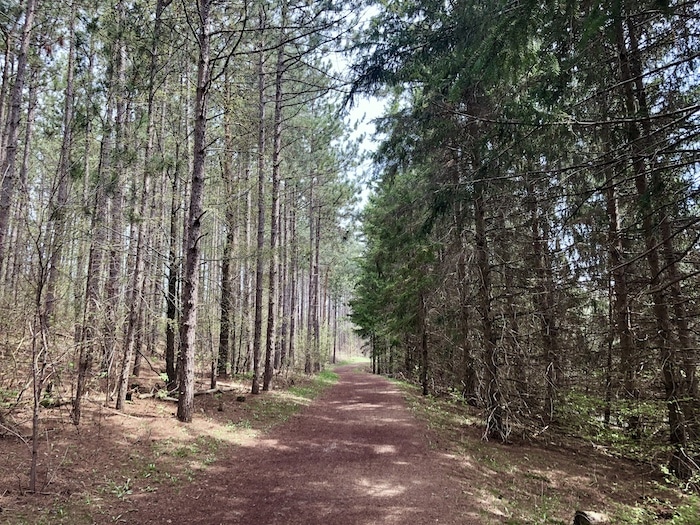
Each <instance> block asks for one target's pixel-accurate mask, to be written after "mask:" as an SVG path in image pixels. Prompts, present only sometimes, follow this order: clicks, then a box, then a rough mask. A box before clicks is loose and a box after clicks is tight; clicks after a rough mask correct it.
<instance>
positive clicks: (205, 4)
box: [0, 0, 355, 424]
mask: <svg viewBox="0 0 700 525" xmlns="http://www.w3.org/2000/svg"><path fill="white" fill-rule="evenodd" d="M345 7H347V6H343V5H341V3H335V2H332V1H331V2H323V3H317V2H297V3H295V2H291V3H290V2H285V1H281V2H277V1H271V2H269V1H260V2H258V1H256V0H250V1H249V0H242V1H240V2H237V1H220V0H198V1H197V2H183V1H179V0H178V1H173V0H114V1H85V0H68V1H65V2H40V1H38V0H22V1H20V0H3V1H0V27H1V28H2V38H3V40H2V41H3V44H4V45H3V52H2V57H1V58H0V64H1V67H2V79H1V80H0V123H2V128H1V132H0V142H1V148H0V162H1V163H2V168H1V169H2V182H1V186H0V282H1V283H2V285H1V286H0V308H1V311H2V315H1V316H0V334H1V340H0V356H1V364H0V371H1V372H0V394H1V395H2V396H1V397H2V399H1V401H2V405H0V408H1V409H2V410H1V411H0V416H2V413H3V412H4V413H5V414H7V410H8V409H9V410H11V409H12V407H13V406H16V405H17V404H18V403H20V401H21V399H22V397H23V394H24V393H25V391H31V385H32V384H33V385H34V388H33V390H34V401H35V403H34V406H35V409H37V408H38V406H39V404H40V403H41V402H45V404H47V403H48V401H47V399H49V398H51V399H52V401H51V403H54V402H56V399H55V398H56V397H57V396H58V394H59V393H60V394H61V395H62V396H63V398H62V400H63V401H65V400H66V397H67V398H68V402H70V403H72V418H73V422H74V423H75V424H78V423H79V422H80V417H81V399H83V398H84V395H85V393H86V392H87V391H90V390H94V389H95V388H96V387H97V386H99V388H101V390H102V392H103V395H104V397H105V400H106V402H108V403H110V404H112V403H114V404H116V407H117V408H121V407H122V406H123V404H124V401H125V399H126V396H127V393H128V392H127V391H128V389H129V386H130V377H131V376H132V374H136V375H138V374H139V370H140V369H141V368H143V367H144V366H149V365H151V366H155V369H156V371H157V372H162V370H161V369H160V366H161V365H160V362H161V360H163V361H164V362H165V367H164V368H165V370H164V374H165V377H164V382H165V383H167V387H168V390H170V391H174V392H177V393H179V397H180V402H179V407H178V417H179V418H180V419H181V420H182V421H189V420H190V419H191V418H192V400H193V397H192V396H193V391H194V384H195V373H196V372H198V373H200V374H202V375H204V374H211V379H212V382H215V381H216V377H217V376H220V375H221V374H230V373H232V372H233V373H239V372H240V373H247V372H252V373H253V376H252V377H253V385H252V390H253V392H255V393H257V392H258V391H260V389H262V390H265V389H268V388H269V387H270V382H271V381H272V379H273V373H274V371H279V370H283V369H286V367H290V366H291V367H293V366H300V367H305V368H306V370H307V371H312V370H313V369H318V368H319V367H320V366H321V364H322V363H323V362H325V360H326V359H327V358H328V356H329V354H330V353H331V352H332V351H333V350H334V348H337V347H338V345H339V344H341V343H343V341H340V340H339V338H348V337H350V335H351V330H350V327H349V324H348V323H347V322H345V321H344V318H345V306H344V304H345V302H346V296H347V293H348V289H349V284H348V277H347V276H348V275H349V272H348V271H347V269H344V268H343V265H344V264H345V261H346V260H347V257H345V256H344V254H346V253H349V252H351V251H352V249H353V247H352V243H350V242H347V237H348V236H347V235H343V234H344V232H346V230H347V229H348V228H349V224H350V222H351V218H350V211H351V209H352V206H353V205H354V200H355V189H354V187H353V183H352V182H351V181H349V180H348V177H347V173H348V171H349V170H350V169H351V168H352V164H353V162H354V157H355V151H354V148H353V146H352V145H351V144H347V143H343V142H341V141H340V140H339V137H341V136H343V134H344V133H345V130H344V127H343V126H344V125H343V124H342V121H341V120H340V119H339V118H338V107H339V104H338V101H337V98H338V95H337V94H335V93H336V91H337V88H338V86H337V83H338V82H337V80H336V79H334V78H332V76H331V75H330V74H329V71H330V70H331V60H330V59H329V58H330V57H331V56H332V53H333V52H335V51H336V50H337V49H338V46H339V42H340V41H341V40H342V39H343V38H344V37H343V35H344V34H345V33H346V32H347V31H348V27H349V25H350V24H351V23H352V18H353V16H354V15H352V13H351V12H350V11H348V10H347V9H345ZM333 334H340V335H336V336H335V337H333ZM28 365H31V366H28ZM28 369H31V370H32V371H31V374H30V375H29V376H27V370H28ZM28 378H29V382H28ZM32 379H33V382H32ZM58 401H59V402H60V400H58ZM35 417H36V410H35ZM0 422H1V421H0Z"/></svg>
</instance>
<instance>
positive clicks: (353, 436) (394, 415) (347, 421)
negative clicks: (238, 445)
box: [137, 368, 480, 525]
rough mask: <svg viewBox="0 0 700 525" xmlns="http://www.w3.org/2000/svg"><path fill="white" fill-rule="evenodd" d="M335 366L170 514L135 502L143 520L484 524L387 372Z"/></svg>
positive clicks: (190, 489)
mask: <svg viewBox="0 0 700 525" xmlns="http://www.w3.org/2000/svg"><path fill="white" fill-rule="evenodd" d="M339 373H340V376H341V379H340V381H339V383H338V384H337V385H335V386H334V387H333V388H331V389H329V391H327V392H326V393H325V394H324V395H323V396H322V397H321V398H319V399H318V400H316V401H315V402H314V404H313V405H312V406H311V407H309V408H308V409H307V410H305V411H304V412H303V413H302V414H300V415H299V416H297V417H294V418H293V419H292V420H290V421H289V422H288V423H287V424H285V425H283V426H282V427H279V428H278V429H276V430H275V431H273V432H272V433H271V434H270V435H269V436H268V437H267V438H265V439H262V440H260V441H258V442H256V443H254V444H252V445H251V446H249V447H245V448H242V449H238V450H237V451H236V453H235V454H234V455H233V456H232V457H231V458H230V459H229V460H227V461H225V462H223V463H220V464H218V465H216V466H214V467H212V469H211V470H210V474H209V475H207V476H206V479H205V480H203V482H202V483H200V484H198V485H193V486H187V487H184V488H183V493H182V494H181V495H184V496H185V498H184V501H183V500H182V499H181V500H180V501H178V502H177V503H175V502H173V503H174V505H173V512H172V515H169V516H145V515H144V514H143V512H144V511H146V512H147V510H146V509H147V507H148V503H147V501H144V500H142V501H141V502H140V504H139V503H137V506H138V507H141V508H140V509H139V512H138V515H139V518H141V519H142V521H140V522H141V523H149V522H150V523H192V524H220V523H221V524H229V523H231V524H234V523H240V524H253V523H255V524H260V525H273V524H280V525H281V524H284V525H293V524H334V525H364V524H367V525H369V524H380V523H381V524H393V523H409V522H412V523H436V522H437V523H460V524H468V523H480V520H478V519H477V516H476V515H474V514H473V513H469V512H467V509H464V508H460V507H461V506H463V505H464V500H463V495H462V492H461V490H460V485H459V483H458V482H457V481H456V480H454V479H450V476H449V475H448V474H446V472H447V471H446V469H445V468H443V467H442V466H440V462H439V460H437V459H436V457H437V454H435V453H433V452H431V451H430V449H429V448H428V446H427V440H426V438H425V433H426V430H425V428H424V427H422V426H421V425H420V424H419V423H417V422H416V420H415V419H414V418H413V417H412V416H411V414H410V412H409V411H408V410H407V409H406V408H405V405H404V403H403V399H402V396H401V394H400V393H399V392H398V391H397V390H396V389H395V388H394V387H393V386H392V385H391V384H390V383H388V382H386V380H384V379H381V378H378V377H375V376H371V375H368V374H361V373H358V372H357V371H356V370H353V369H351V368H341V369H339ZM157 497H158V496H157V495H155V494H153V495H145V496H144V498H145V499H146V500H147V499H149V498H157ZM460 500H461V502H460ZM180 503H182V504H184V507H185V508H178V504H180ZM460 503H461V505H460ZM149 519H150V520H151V521H148V520H149Z"/></svg>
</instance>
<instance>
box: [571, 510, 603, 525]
mask: <svg viewBox="0 0 700 525" xmlns="http://www.w3.org/2000/svg"><path fill="white" fill-rule="evenodd" d="M608 523H610V521H609V520H608V517H607V516H606V515H605V514H603V513H602V512H593V511H590V510H577V511H576V514H574V525H607V524H608Z"/></svg>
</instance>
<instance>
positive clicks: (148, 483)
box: [0, 366, 670, 525]
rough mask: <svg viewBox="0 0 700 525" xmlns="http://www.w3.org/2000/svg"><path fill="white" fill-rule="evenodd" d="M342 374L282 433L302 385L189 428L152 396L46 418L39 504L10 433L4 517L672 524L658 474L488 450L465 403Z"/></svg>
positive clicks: (225, 408) (4, 443)
mask: <svg viewBox="0 0 700 525" xmlns="http://www.w3.org/2000/svg"><path fill="white" fill-rule="evenodd" d="M336 372H337V373H338V374H339V376H340V380H339V382H338V383H337V384H336V385H335V386H333V387H332V388H329V389H328V390H326V391H325V392H324V393H323V394H322V395H321V396H320V397H318V398H317V399H316V400H315V401H314V402H313V403H312V404H310V405H309V406H308V407H305V408H303V409H302V411H301V412H300V413H298V414H296V415H294V416H293V417H290V418H289V419H288V421H287V422H286V423H284V424H282V425H277V426H274V427H272V428H270V427H271V425H272V423H274V422H276V421H279V420H281V419H285V418H288V417H289V416H290V415H291V410H290V406H291V405H292V404H299V403H304V402H305V400H304V399H303V398H301V397H299V396H298V395H296V396H295V395H294V392H295V389H296V390H297V391H299V390H300V389H303V388H305V386H304V385H302V384H300V382H299V381H298V380H297V383H296V385H295V387H294V388H292V389H291V391H290V392H284V391H273V392H270V393H266V394H263V395H261V396H255V397H251V396H247V400H246V401H245V402H242V403H239V402H236V401H235V399H236V396H237V395H240V394H241V393H243V392H244V391H246V390H247V384H240V385H237V386H238V387H239V389H238V391H233V392H227V393H226V394H224V395H217V396H209V395H208V396H201V397H198V398H197V401H196V407H197V410H198V412H199V414H198V417H196V419H195V422H194V423H192V424H189V425H185V424H181V423H178V422H177V421H176V420H175V419H174V417H173V414H174V411H175V405H174V404H172V403H168V402H164V401H158V400H150V399H149V400H139V401H137V402H136V403H134V404H131V405H129V407H128V411H127V414H126V415H123V414H120V413H117V412H116V411H113V410H110V409H105V408H103V407H102V406H101V405H100V403H98V402H95V403H94V404H92V405H91V406H92V408H91V411H89V412H88V414H89V417H87V418H85V421H84V423H83V424H81V427H80V428H79V429H76V428H75V427H73V426H72V425H70V424H69V423H68V422H67V421H68V418H67V410H65V411H64V413H57V414H56V415H55V416H54V417H52V418H44V423H43V429H44V430H43V434H44V436H45V437H44V442H43V447H42V451H41V455H40V460H41V472H40V481H41V484H42V492H43V495H29V494H27V493H26V474H27V473H28V462H29V455H28V453H27V448H26V446H25V445H24V444H22V443H21V442H20V441H19V440H18V439H13V438H12V437H11V436H6V437H4V438H0V523H11V524H19V523H27V524H29V523H32V524H35V523H36V524H38V523H46V524H59V523H66V524H68V523H69V524H81V523H86V524H90V523H97V524H102V523H105V524H106V523H128V524H207V525H217V524H253V523H256V524H260V525H273V524H285V525H293V524H309V525H311V524H331V525H343V524H348V525H350V524H352V525H365V524H367V525H369V524H392V523H397V524H398V523H401V524H403V523H421V524H424V523H454V524H465V525H468V524H490V523H493V524H497V523H509V524H520V523H522V524H524V523H543V524H546V523H551V524H556V523H571V519H572V517H573V513H574V511H575V510H576V509H578V508H584V509H589V510H603V511H607V512H611V511H614V510H615V509H616V508H621V507H618V505H623V504H624V505H627V506H626V507H624V508H626V509H634V508H635V506H639V507H647V508H648V507H650V506H651V503H650V502H653V505H656V507H658V508H656V507H655V508H654V509H652V510H653V512H656V516H657V517H658V518H659V520H661V519H663V517H664V516H667V515H669V516H670V514H669V508H668V506H667V505H666V504H665V503H664V502H665V499H666V497H667V496H668V495H669V493H668V491H663V490H662V489H660V488H659V485H658V483H657V482H658V481H659V480H658V477H657V476H656V475H655V474H654V473H653V471H652V470H651V469H649V468H648V467H645V466H642V465H637V464H634V463H631V462H628V461H624V460H619V459H616V458H611V457H609V456H606V455H605V454H604V452H603V451H600V450H595V449H593V448H592V447H587V446H585V444H582V443H580V442H579V443H578V444H577V445H574V446H572V447H570V446H568V445H566V444H565V443H562V442H556V443H555V442H551V441H542V442H540V443H520V444H518V445H511V446H506V445H497V444H493V443H485V442H483V441H481V439H480V437H481V435H480V429H479V427H478V426H476V425H474V426H470V425H468V424H465V420H464V419H463V409H462V408H460V409H459V410H455V411H454V413H450V412H449V411H446V412H444V413H442V414H440V415H439V417H435V414H430V411H431V410H433V411H434V410H436V408H435V406H436V405H434V404H432V402H431V401H427V400H423V399H421V398H420V396H413V395H412V394H407V393H406V392H405V391H402V390H401V389H399V387H397V386H396V385H395V384H393V383H391V382H390V381H388V380H386V379H385V378H382V377H378V376H373V375H371V374H368V373H364V372H363V371H362V370H361V369H360V368H358V367H356V366H355V367H339V368H337V369H336ZM278 384H279V382H278ZM234 386H236V385H234ZM407 397H408V398H409V399H410V400H412V401H411V408H409V407H408V406H407V403H406V398H407ZM416 416H418V417H416ZM460 418H462V419H461V420H460ZM428 421H432V424H433V425H434V428H429V426H428V425H426V422H428ZM436 422H437V423H436ZM647 510H648V509H645V512H646V511H647ZM653 522H656V520H654V521H653Z"/></svg>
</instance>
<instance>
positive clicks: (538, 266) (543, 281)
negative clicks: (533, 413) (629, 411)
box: [527, 183, 559, 424]
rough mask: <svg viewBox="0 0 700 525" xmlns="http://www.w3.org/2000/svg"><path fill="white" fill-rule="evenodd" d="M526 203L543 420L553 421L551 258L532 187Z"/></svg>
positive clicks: (554, 344)
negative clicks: (540, 355) (541, 366)
mask: <svg viewBox="0 0 700 525" xmlns="http://www.w3.org/2000/svg"><path fill="white" fill-rule="evenodd" d="M527 191H528V201H529V206H530V214H531V217H530V220H531V228H532V258H533V266H534V271H535V275H536V276H537V282H536V284H535V286H536V288H535V290H534V296H535V307H536V309H537V317H538V318H539V321H540V336H541V339H542V347H543V350H544V362H545V373H544V377H545V399H544V420H545V422H546V423H547V424H550V423H552V422H553V421H554V411H555V410H556V403H557V388H558V384H557V383H558V380H557V376H558V373H557V371H558V368H559V356H558V350H559V349H558V327H557V323H556V318H555V316H554V307H555V305H554V290H553V288H554V283H553V282H552V268H551V257H550V254H549V241H550V239H549V227H548V225H547V224H546V217H547V214H546V211H545V210H543V209H541V208H540V206H539V202H538V198H537V189H536V188H535V185H534V184H532V183H530V184H529V185H528V189H527Z"/></svg>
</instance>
